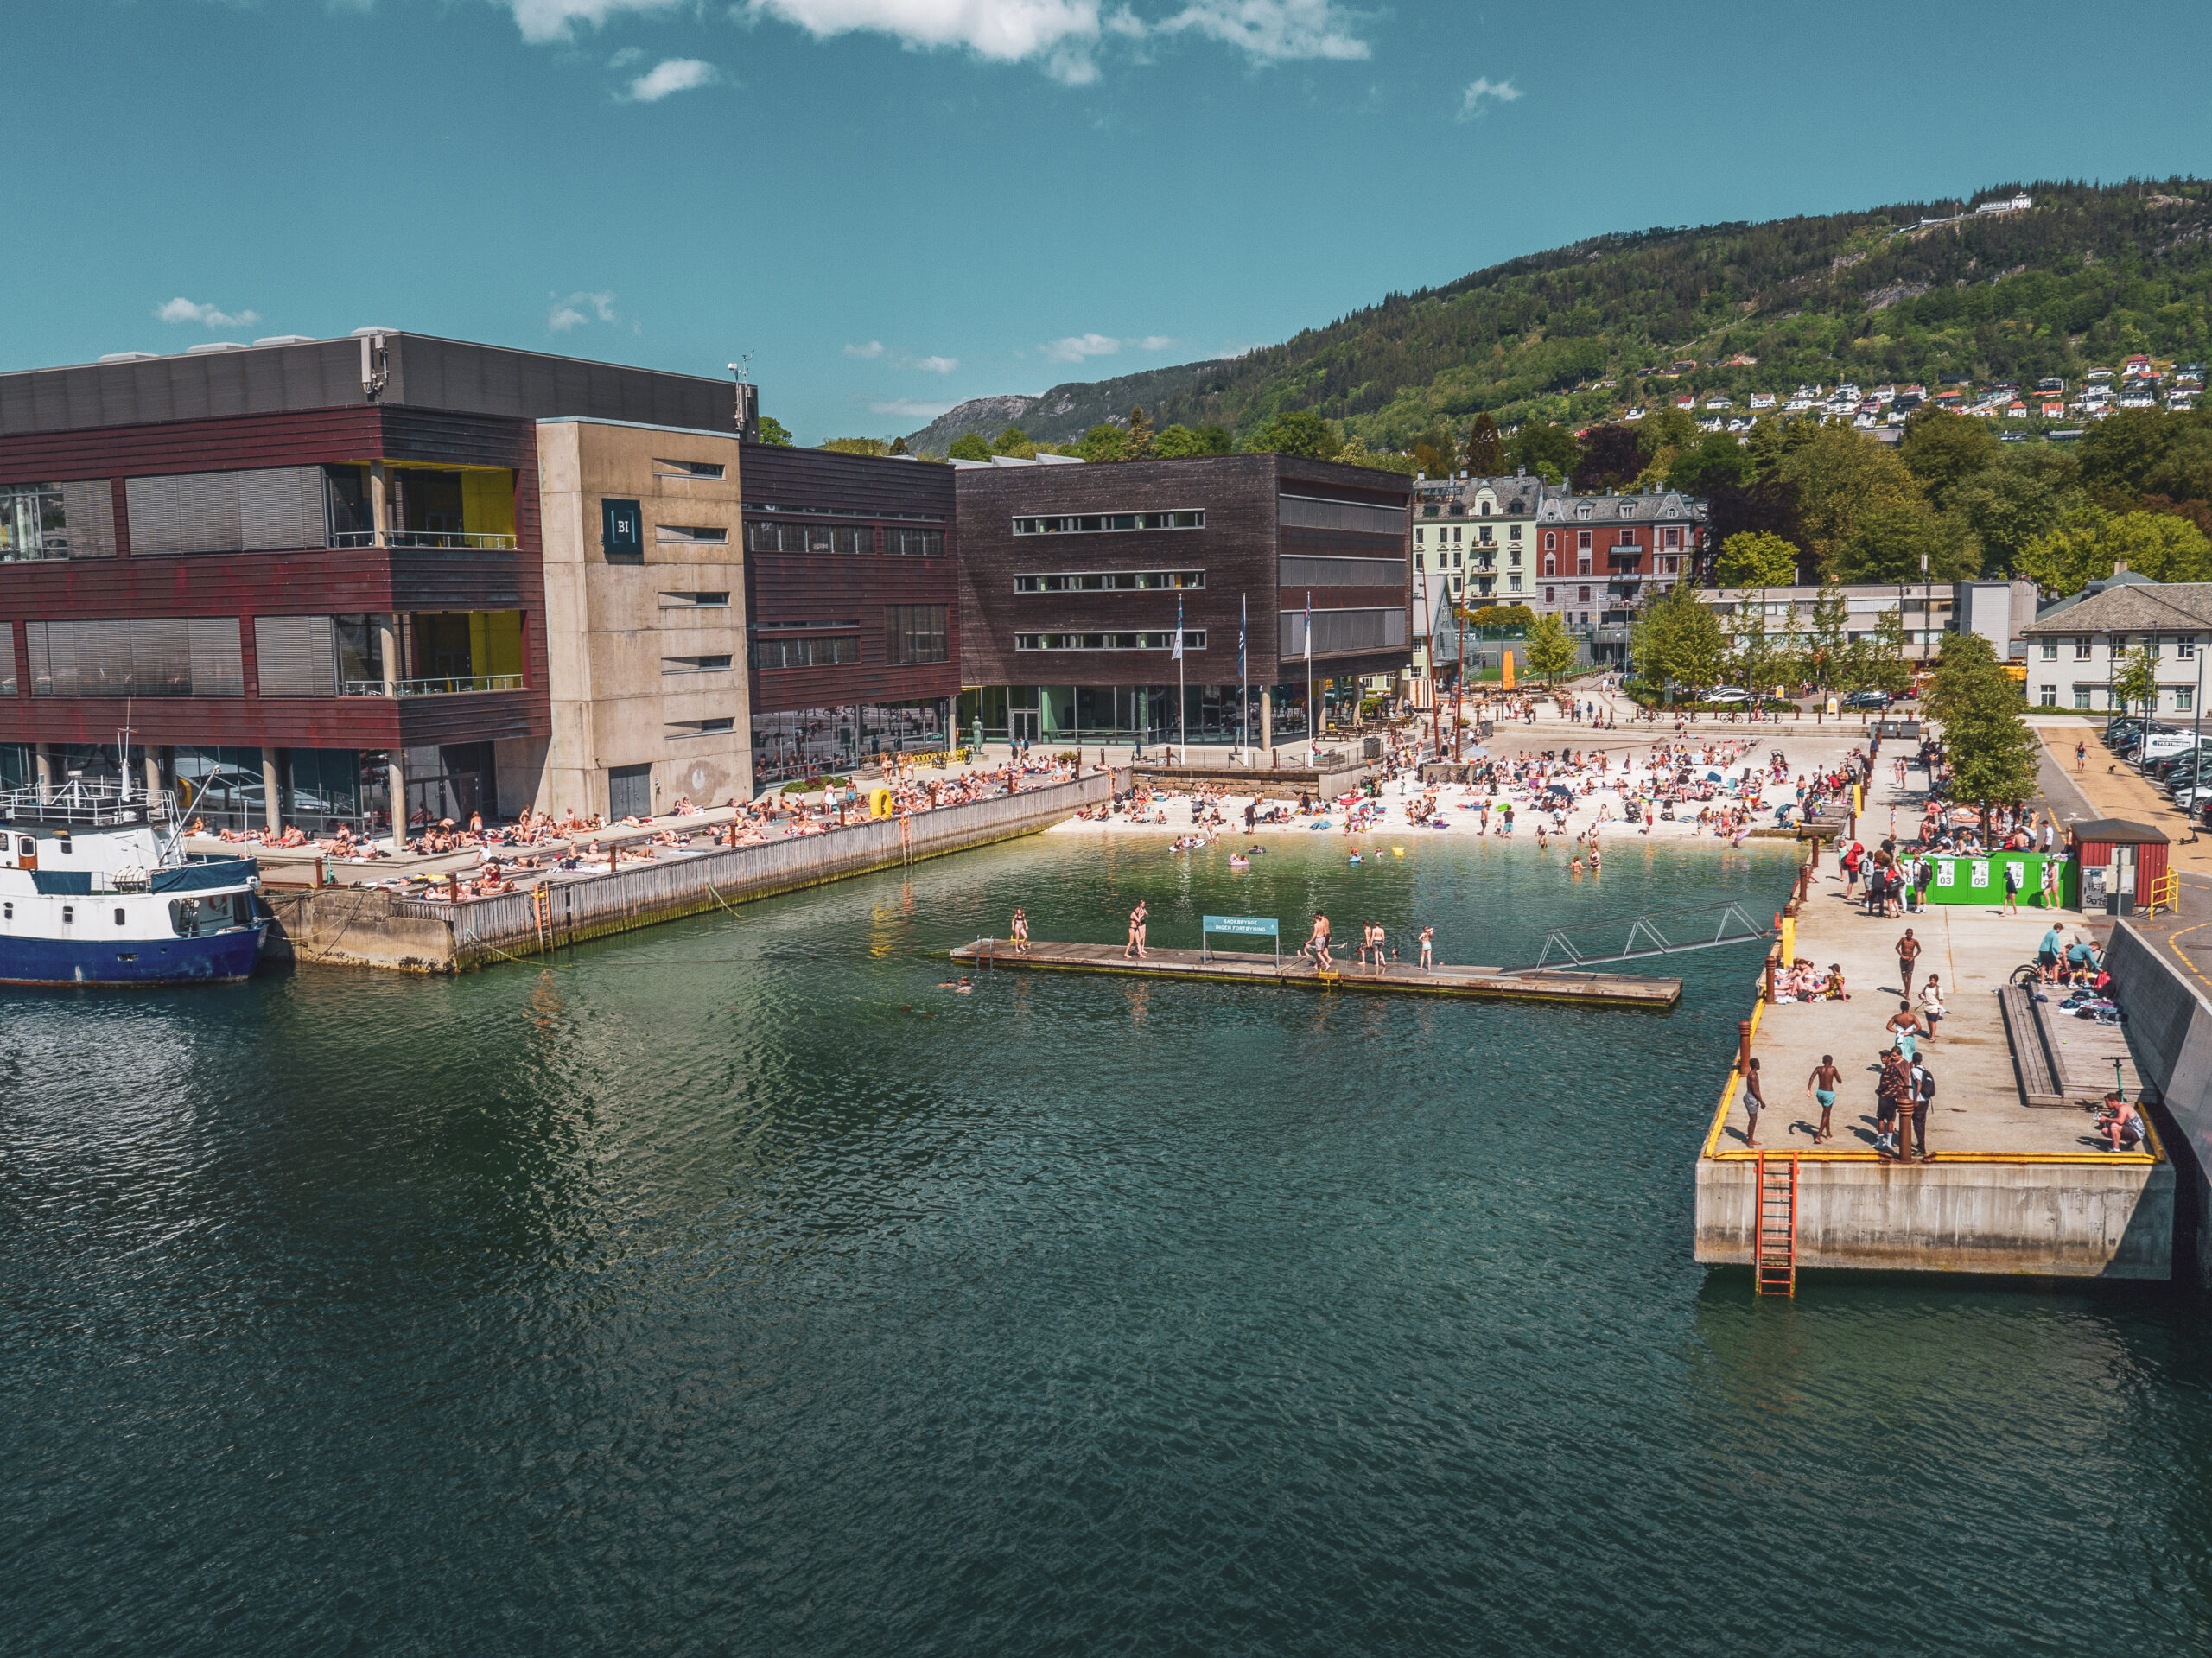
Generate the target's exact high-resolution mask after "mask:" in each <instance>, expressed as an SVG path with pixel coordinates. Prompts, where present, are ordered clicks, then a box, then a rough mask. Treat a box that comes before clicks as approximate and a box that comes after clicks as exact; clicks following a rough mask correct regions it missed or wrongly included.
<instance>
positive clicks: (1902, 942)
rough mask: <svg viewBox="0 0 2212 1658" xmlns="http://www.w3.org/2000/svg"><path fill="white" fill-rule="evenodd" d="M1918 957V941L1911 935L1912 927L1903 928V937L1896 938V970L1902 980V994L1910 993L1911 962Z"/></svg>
mask: <svg viewBox="0 0 2212 1658" xmlns="http://www.w3.org/2000/svg"><path fill="white" fill-rule="evenodd" d="M1919 959H1920V941H1919V940H1918V939H1917V938H1915V937H1913V936H1912V929H1911V928H1910V927H1907V928H1906V929H1905V930H1904V937H1902V938H1900V939H1898V940H1897V972H1898V973H1899V974H1900V975H1903V977H1904V994H1906V995H1908V996H1910V994H1912V964H1913V963H1914V962H1917V961H1918V960H1919Z"/></svg>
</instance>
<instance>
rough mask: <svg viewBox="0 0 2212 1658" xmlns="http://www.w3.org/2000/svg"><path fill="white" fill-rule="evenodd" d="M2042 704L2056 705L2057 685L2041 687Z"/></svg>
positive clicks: (2052, 706) (2048, 706)
mask: <svg viewBox="0 0 2212 1658" xmlns="http://www.w3.org/2000/svg"><path fill="white" fill-rule="evenodd" d="M2043 705H2044V707H2045V708H2056V707H2057V706H2058V687H2057V686H2056V685H2046V686H2044V688H2043Z"/></svg>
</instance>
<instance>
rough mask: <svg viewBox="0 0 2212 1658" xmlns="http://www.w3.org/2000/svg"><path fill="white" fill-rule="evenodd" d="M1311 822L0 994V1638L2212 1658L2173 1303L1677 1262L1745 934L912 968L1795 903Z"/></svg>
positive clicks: (1732, 882) (1771, 877) (2187, 1351)
mask: <svg viewBox="0 0 2212 1658" xmlns="http://www.w3.org/2000/svg"><path fill="white" fill-rule="evenodd" d="M1401 844H1402V845H1405V846H1406V853H1405V855H1403V856H1402V857H1398V856H1392V855H1390V853H1389V839H1388V837H1384V838H1383V839H1382V840H1380V841H1379V842H1378V841H1376V839H1374V838H1372V837H1370V838H1368V839H1366V840H1365V841H1363V845H1364V846H1365V847H1366V848H1368V849H1369V850H1370V852H1378V851H1379V854H1380V855H1379V856H1373V857H1371V858H1370V861H1368V862H1366V863H1364V864H1363V866H1361V867H1357V868H1354V867H1348V866H1347V864H1346V862H1345V860H1344V849H1343V843H1342V841H1341V838H1340V837H1338V836H1336V835H1310V836H1302V837H1282V839H1281V843H1280V849H1278V850H1275V851H1274V852H1272V853H1270V854H1268V855H1266V856H1263V857H1262V858H1261V859H1260V860H1258V862H1257V867H1255V868H1254V869H1253V870H1252V871H1250V872H1249V873H1231V872H1230V869H1229V867H1228V848H1227V847H1226V846H1224V847H1220V848H1211V849H1209V850H1206V851H1203V852H1200V853H1198V854H1192V855H1188V856H1185V855H1180V854H1173V853H1171V852H1170V851H1169V850H1168V849H1167V848H1166V845H1165V844H1164V842H1157V841H1151V840H1147V841H1144V842H1135V841H1130V840H1123V841H1121V842H1106V841H1103V840H1100V839H1096V838H1091V837H1087V836H1085V835H1080V834H1056V835H1046V836H1042V837H1037V838H1033V839H1031V840H1028V841H1025V842H1016V843H1013V844H1010V845H1006V846H1001V847H998V848H991V849H988V850H986V851H982V852H977V853H973V854H963V855H961V856H957V857H953V858H949V859H944V860H942V861H936V862H932V863H929V864H925V865H923V866H920V867H917V868H916V869H915V870H914V871H912V873H911V875H908V876H904V877H902V876H901V875H899V873H888V874H884V875H880V876H874V877H870V878H868V879H864V880H854V881H849V882H845V883H842V884H840V885H837V886H830V887H828V888H824V889H821V890H819V891H817V892H813V893H802V894H797V895H793V896H791V897H788V898H785V899H775V900H772V901H767V902H763V903H760V904H755V905H747V906H744V907H743V908H742V909H741V910H739V911H738V912H734V913H733V914H716V915H714V916H711V917H706V918H695V919H693V920H690V921H686V922H682V923H677V924H671V925H668V926H664V927H658V928H655V929H652V930H649V931H644V932H639V933H635V934H631V935H627V936H626V937H620V938H616V939H612V940H608V941H605V942H602V943H598V944H594V945H590V946H588V947H585V948H583V949H581V950H575V951H574V952H571V953H568V954H565V955H563V956H560V957H558V958H556V960H555V961H554V962H551V963H550V964H539V963H535V962H533V963H531V964H529V965H526V966H510V967H502V968H499V969H494V970H491V971H486V972H483V973H479V974H474V975H467V976H464V977H461V978H459V979H419V978H410V977H405V976H402V975H370V974H353V973H338V972H331V971H322V972H317V971H314V970H307V971H301V972H297V973H264V975H263V976H262V977H260V978H258V979H257V980H256V981H253V982H251V983H250V984H247V985H245V986H240V987H236V988H227V989H202V990H194V991H190V992H175V993H171V992H143V993H134V994H92V993H63V992H56V993H7V994H0V1381H3V1382H4V1388H3V1389H0V1403H3V1404H4V1407H5V1408H4V1413H0V1493H3V1494H4V1502H0V1511H3V1512H4V1515H5V1521H6V1523H5V1528H4V1530H0V1650H6V1651H10V1652H25V1653H32V1652H36V1653H49V1652H51V1653H62V1652H67V1653H73V1654H85V1653H100V1652H117V1653H122V1652H132V1653H137V1652H160V1653H163V1654H188V1655H200V1654H206V1655H216V1654H221V1655H245V1654H251V1655H261V1654H268V1655H279V1654H281V1655H287V1658H292V1655H302V1654H321V1653H329V1654H346V1653H363V1654H368V1653H375V1654H397V1653H425V1654H429V1653H437V1654H454V1653H483V1654H510V1653H512V1654H533V1655H534V1654H544V1653H552V1652H568V1651H585V1650H603V1651H621V1652H655V1653H682V1654H690V1653H697V1654H719V1653H740V1652H741V1653H746V1654H748V1655H785V1654H789V1655H801V1654H804V1655H809V1658H829V1655H868V1658H879V1655H887V1654H899V1655H917V1654H945V1655H956V1654H957V1655H998V1654H1004V1655H1021V1658H1036V1655H1053V1654H1065V1655H1091V1654H1098V1653H1122V1652H1126V1653H1131V1654H1147V1655H1149V1654H1166V1653H1205V1654H1252V1655H1262V1654H1266V1655H1279V1654H1315V1655H1321V1654H1328V1655H1344V1654H1362V1653H1371V1654H1378V1655H1379V1654H1388V1655H1392V1658H1413V1655H1427V1654H1437V1655H1442V1654H1455V1655H1456V1654H1465V1653H1500V1654H1504V1653H1512V1654H1521V1653H1526V1652H1529V1651H1556V1652H1578V1653H1579V1652H1599V1651H1608V1650H1619V1651H1634V1652H1640V1653H1662V1654H1671V1653H1683V1654H1689V1653H1710V1652H1714V1651H1736V1650H1751V1651H1777V1652H1782V1651H1819V1652H1822V1653H1829V1654H1841V1653H1850V1654H1857V1653H1866V1654H1880V1655H1885V1658H1889V1655H1894V1654H1897V1653H1901V1652H1913V1653H1917V1652H1939V1651H1940V1652H1944V1653H1947V1654H2013V1653H2018V1652H2022V1651H2031V1652H2050V1653H2076V1652H2082V1651H2085V1650H2090V1649H2093V1648H2108V1649H2115V1650H2152V1651H2182V1650H2192V1649H2194V1650H2202V1649H2204V1648H2205V1647H2206V1646H2207V1645H2208V1643H2212V1563H2209V1562H2208V1547H2209V1546H2212V1503H2208V1502H2207V1501H2206V1496H2207V1493H2208V1490H2212V1339H2208V1337H2206V1335H2205V1333H2204V1330H2205V1318H2204V1313H2203V1311H2202V1308H2201V1306H2200V1305H2199V1304H2198V1303H2197V1302H2196V1301H2195V1300H2194V1299H2191V1298H2190V1297H2188V1296H2185V1295H2183V1294H2182V1293H2178V1292H2174V1291H2170V1290H2167V1289H2166V1288H2164V1286H2155V1287H2148V1288H2145V1287H2138V1288H2135V1289H2132V1290H2131V1289H2110V1288H2102V1287H2099V1286H2081V1285H2070V1286H2062V1287H2059V1288H2050V1287H2040V1288H2037V1287H2019V1288H2014V1287H2011V1286H1983V1285H1974V1284H1961V1283H1959V1282H1955V1281H1944V1280H1929V1281H1926V1282H1921V1281H1905V1280H1880V1281H1871V1282H1836V1281H1833V1280H1820V1279H1818V1278H1815V1279H1811V1280H1808V1281H1807V1282H1806V1283H1805V1284H1804V1285H1803V1286H1802V1289H1801V1293H1800V1294H1799V1296H1798V1298H1797V1299H1796V1301H1795V1302H1780V1303H1778V1302H1773V1301H1769V1302H1764V1303H1762V1302H1758V1301H1756V1300H1755V1299H1754V1298H1753V1296H1752V1294H1751V1287H1750V1283H1749V1280H1748V1278H1747V1277H1746V1276H1745V1274H1741V1273H1727V1272H1721V1273H1709V1272H1707V1270H1705V1269H1702V1268H1700V1267H1697V1266H1695V1265H1694V1263H1693V1262H1692V1261H1691V1258H1690V1245H1691V1165H1692V1160H1693V1158H1694V1154H1695V1151H1696V1147H1697V1145H1698V1143H1699V1140H1700V1137H1701V1135H1702V1134H1703V1132H1704V1129H1705V1127H1706V1125H1707V1121H1709V1119H1710V1115H1711V1113H1712V1110H1713V1104H1714V1102H1715V1099H1716V1097H1717V1095H1718V1092H1719V1087H1720V1084H1721V1082H1722V1080H1723V1078H1724V1076H1725V1073H1726V1064H1727V1059H1728V1055H1729V1052H1730V1051H1731V1049H1732V1045H1733V1042H1734V1032H1735V1028H1736V1021H1737V1020H1738V1017H1739V1016H1740V1015H1741V1014H1742V1013H1745V1011H1746V1007H1747V1002H1748V998H1749V994H1750V987H1751V976H1752V974H1753V971H1754V969H1755V967H1756V963H1757V960H1758V950H1757V948H1756V947H1749V948H1746V947H1738V948H1735V949H1731V950H1714V951H1710V952H1707V953H1704V954H1701V955H1691V956H1681V957H1678V958H1672V959H1670V960H1669V961H1668V962H1665V963H1664V964H1661V965H1656V966H1654V967H1653V968H1652V969H1651V970H1654V971H1663V972H1667V973H1670V974H1671V973H1679V974H1680V975H1681V976H1682V977H1683V979H1684V980H1685V994H1684V999H1683V1002H1682V1005H1681V1007H1680V1009H1678V1010H1677V1011H1676V1012H1675V1013H1671V1014H1666V1015H1654V1014H1649V1013H1621V1012H1612V1011H1605V1010H1596V1009H1579V1008H1571V1007H1570V1008H1560V1007H1513V1006H1499V1005H1496V1004H1491V1003H1483V1002H1466V1003H1437V1002H1431V1001H1411V1000H1402V999H1398V998H1393V997H1389V996H1382V995H1357V994H1349V993H1341V992H1340V993H1333V994H1323V993H1319V992H1315V991H1308V990H1304V989H1293V988H1274V987H1252V986H1224V985H1213V984H1203V983H1184V982H1157V983H1146V982H1141V981H1130V980H1127V979H1121V978H1090V977H1071V976H1061V975H1026V974H1023V973H1021V972H1019V971H1016V970H1011V969H1000V970H998V971H995V972H992V973H985V974H980V975H977V976H978V984H977V987H976V989H975V991H974V992H973V993H972V994H965V995H963V994H957V993H956V992H952V991H948V990H945V989H942V988H938V984H939V981H941V980H943V979H944V978H945V977H946V976H947V974H946V964H945V962H944V960H943V958H942V956H933V955H932V954H931V952H932V951H941V950H944V948H945V947H947V946H949V945H951V944H955V943H966V942H968V941H969V939H971V938H973V937H976V936H977V935H979V934H984V933H995V934H998V935H1000V936H1001V937H1002V936H1003V935H1004V934H1005V932H1006V931H1007V916H1008V914H1009V913H1010V911H1011V909H1012V906H1013V905H1015V904H1017V903H1019V904H1021V905H1025V906H1026V907H1027V911H1028V913H1029V917H1030V920H1031V924H1032V930H1033V933H1034V935H1035V936H1036V937H1039V938H1063V939H1096V940H1109V939H1113V940H1117V939H1119V938H1120V937H1121V936H1122V919H1123V918H1124V917H1125V916H1126V914H1127V912H1128V909H1129V907H1130V905H1132V904H1133V903H1134V902H1135V900H1136V899H1137V898H1139V897H1144V898H1146V899H1148V900H1149V902H1150V905H1151V908H1152V911H1153V922H1152V938H1153V941H1154V943H1160V944H1173V945H1195V944H1196V943H1197V942H1198V937H1197V921H1198V916H1199V915H1200V914H1201V913H1203V912H1213V913H1224V912H1226V913H1237V914H1264V915H1274V916H1277V917H1279V918H1281V920H1282V922H1283V924H1284V929H1285V933H1286V943H1287V945H1288V946H1294V944H1295V943H1296V941H1297V938H1298V937H1300V936H1301V935H1302V930H1303V925H1304V923H1305V920H1306V916H1307V915H1308V914H1309V913H1310V912H1312V911H1313V910H1315V909H1325V910H1326V911H1327V912H1328V913H1329V914H1330V916H1331V917H1332V920H1333V921H1334V922H1335V924H1336V930H1337V935H1338V938H1339V939H1340V940H1341V939H1344V938H1345V937H1347V936H1348V935H1349V936H1351V937H1357V928H1358V927H1359V925H1360V924H1362V923H1363V922H1364V921H1367V920H1370V919H1373V920H1378V921H1381V922H1382V923H1383V924H1385V925H1386V926H1387V927H1388V928H1389V933H1390V937H1391V938H1392V940H1393V942H1394V943H1397V944H1398V945H1399V946H1400V947H1401V948H1402V949H1406V947H1407V946H1408V944H1409V943H1410V941H1411V939H1412V937H1413V930H1414V928H1416V927H1418V926H1419V925H1420V924H1424V923H1432V924H1434V925H1435V926H1436V929H1437V953H1438V956H1439V957H1440V959H1442V960H1446V961H1453V962H1520V961H1525V960H1528V959H1530V958H1532V957H1533V956H1534V955H1535V951H1536V950H1538V949H1539V948H1540V947H1541V944H1542V942H1543V939H1544V937H1545V935H1546V933H1547V931H1548V930H1549V929H1550V928H1552V927H1554V926H1558V925H1561V924H1568V923H1574V924H1582V925H1585V926H1586V928H1587V931H1582V932H1579V933H1578V934H1577V940H1578V942H1580V943H1583V944H1584V945H1585V947H1586V948H1590V947H1592V943H1593V941H1594V940H1596V939H1597V938H1599V937H1602V936H1603V935H1604V933H1605V931H1606V928H1607V927H1609V926H1611V925H1612V924H1613V921H1614V920H1617V921H1618V931H1620V932H1621V933H1623V934H1624V933H1625V931H1626V922H1627V919H1628V918H1630V917H1633V916H1634V915H1636V914H1637V913H1640V912H1681V911H1688V910H1695V909H1700V908H1704V907H1707V906H1710V905H1716V904H1719V903H1723V902H1727V901H1742V902H1744V903H1745V905H1747V907H1749V908H1750V909H1751V910H1752V911H1753V912H1755V913H1758V914H1760V915H1762V916H1763V915H1764V914H1765V913H1766V912H1770V911H1772V910H1773V909H1775V908H1777V906H1778V905H1780V903H1781V901H1782V899H1783V895H1784V893H1785V892H1786V889H1787V887H1788V886H1789V880H1790V879H1791V875H1792V873H1793V869H1794V864H1793V862H1792V859H1793V856H1794V854H1793V852H1792V850H1791V849H1790V848H1779V847H1777V848H1760V847H1758V846H1757V845H1756V844H1755V845H1754V846H1753V847H1752V848H1749V849H1747V850H1745V851H1744V852H1741V853H1722V852H1720V851H1719V850H1718V849H1717V848H1710V847H1705V848H1689V847H1667V848H1651V847H1648V846H1645V845H1643V844H1640V843H1637V842H1634V841H1629V842H1622V843H1618V844H1615V845H1611V846H1609V848H1608V850H1607V857H1606V862H1605V872H1604V874H1603V876H1602V878H1599V879H1592V878H1590V877H1587V876H1585V877H1582V878H1580V879H1579V880H1578V879H1576V878H1574V877H1573V876H1571V875H1570V874H1569V873H1567V869H1566V867H1565V861H1564V856H1563V854H1561V853H1560V851H1558V850H1557V849H1554V850H1553V851H1552V852H1550V853H1548V854H1538V853H1537V852H1536V851H1535V848H1533V847H1532V846H1529V845H1526V844H1523V845H1520V846H1514V847H1501V846H1498V845H1496V844H1494V843H1491V844H1484V843H1476V842H1463V841H1461V840H1460V839H1459V837H1456V836H1455V837H1452V838H1451V840H1450V841H1449V842H1447V841H1446V838H1445V837H1442V836H1437V837H1434V838H1433V840H1429V841H1423V842H1415V843H1412V844H1407V843H1406V842H1401ZM1601 923H1603V924H1602V925H1601ZM1410 953H1411V952H1410V950H1408V954H1410ZM1970 993H1971V992H1970V989H1969V988H1965V987H1962V988H1961V991H1960V992H1959V994H1970ZM1797 1080H1798V1079H1795V1078H1780V1077H1777V1078H1774V1079H1771V1080H1770V1083H1769V1093H1770V1097H1771V1098H1773V1099H1774V1100H1775V1102H1776V1103H1777V1106H1778V1107H1782V1108H1784V1109H1778V1110H1777V1111H1776V1112H1775V1114H1774V1115H1775V1116H1776V1117H1777V1119H1779V1120H1780V1121H1777V1124H1776V1127H1777V1128H1779V1127H1781V1125H1782V1123H1783V1122H1786V1121H1788V1120H1789V1117H1790V1116H1791V1115H1792V1113H1791V1112H1790V1111H1789V1109H1786V1108H1788V1107H1789V1105H1791V1104H1793V1103H1794V1102H1796V1100H1797V1098H1798V1093H1799V1090H1798V1089H1797V1087H1796V1082H1797Z"/></svg>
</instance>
